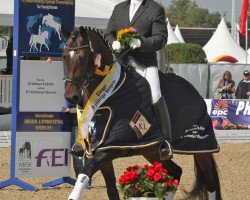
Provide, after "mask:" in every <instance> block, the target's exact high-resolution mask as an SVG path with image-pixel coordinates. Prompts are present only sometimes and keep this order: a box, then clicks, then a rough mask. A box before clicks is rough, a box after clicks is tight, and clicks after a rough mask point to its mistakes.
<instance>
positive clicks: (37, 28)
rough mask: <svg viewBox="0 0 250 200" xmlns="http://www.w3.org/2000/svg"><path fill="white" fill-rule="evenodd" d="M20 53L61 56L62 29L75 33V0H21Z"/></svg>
mask: <svg viewBox="0 0 250 200" xmlns="http://www.w3.org/2000/svg"><path fill="white" fill-rule="evenodd" d="M19 13H20V14H19V38H20V40H19V53H20V55H22V56H28V57H41V56H51V57H53V56H61V55H62V51H63V49H64V46H65V38H64V37H63V36H62V26H64V27H65V28H66V29H67V30H68V31H73V30H74V24H75V23H74V19H75V0H57V1H54V0H20V6H19Z"/></svg>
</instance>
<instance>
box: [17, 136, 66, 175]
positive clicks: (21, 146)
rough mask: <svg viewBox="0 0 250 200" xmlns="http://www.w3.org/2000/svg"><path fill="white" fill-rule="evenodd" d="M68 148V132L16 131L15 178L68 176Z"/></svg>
mask: <svg viewBox="0 0 250 200" xmlns="http://www.w3.org/2000/svg"><path fill="white" fill-rule="evenodd" d="M69 149H70V133H69V132H68V133H63V134H62V133H60V132H54V133H47V132H43V134H41V133H31V132H17V136H16V166H15V172H16V178H23V177H48V176H51V177H65V176H69V175H70V157H69V153H68V151H69Z"/></svg>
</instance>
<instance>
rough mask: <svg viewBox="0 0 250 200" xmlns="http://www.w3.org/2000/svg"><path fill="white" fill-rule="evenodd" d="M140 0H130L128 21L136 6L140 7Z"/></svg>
mask: <svg viewBox="0 0 250 200" xmlns="http://www.w3.org/2000/svg"><path fill="white" fill-rule="evenodd" d="M141 2H142V1H141V0H137V1H136V0H135V1H133V0H131V3H130V8H129V20H130V22H131V21H132V19H133V17H134V15H135V13H136V11H137V10H138V8H139V7H140V5H141Z"/></svg>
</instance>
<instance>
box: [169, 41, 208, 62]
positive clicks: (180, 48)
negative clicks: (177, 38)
mask: <svg viewBox="0 0 250 200" xmlns="http://www.w3.org/2000/svg"><path fill="white" fill-rule="evenodd" d="M166 55H167V62H168V63H207V59H206V54H205V52H204V50H203V49H202V47H201V46H200V45H198V44H190V43H175V44H169V45H167V47H166Z"/></svg>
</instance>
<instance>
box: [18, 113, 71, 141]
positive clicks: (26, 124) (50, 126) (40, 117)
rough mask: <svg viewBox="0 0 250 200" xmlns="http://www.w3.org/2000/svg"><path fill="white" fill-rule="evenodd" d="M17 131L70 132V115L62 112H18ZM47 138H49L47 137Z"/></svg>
mask: <svg viewBox="0 0 250 200" xmlns="http://www.w3.org/2000/svg"><path fill="white" fill-rule="evenodd" d="M17 119H18V120H17V128H16V130H17V131H25V132H44V131H46V132H59V131H60V132H71V130H72V123H73V118H72V114H71V113H62V112H46V113H44V112H19V113H17ZM48 137H49V136H48Z"/></svg>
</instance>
